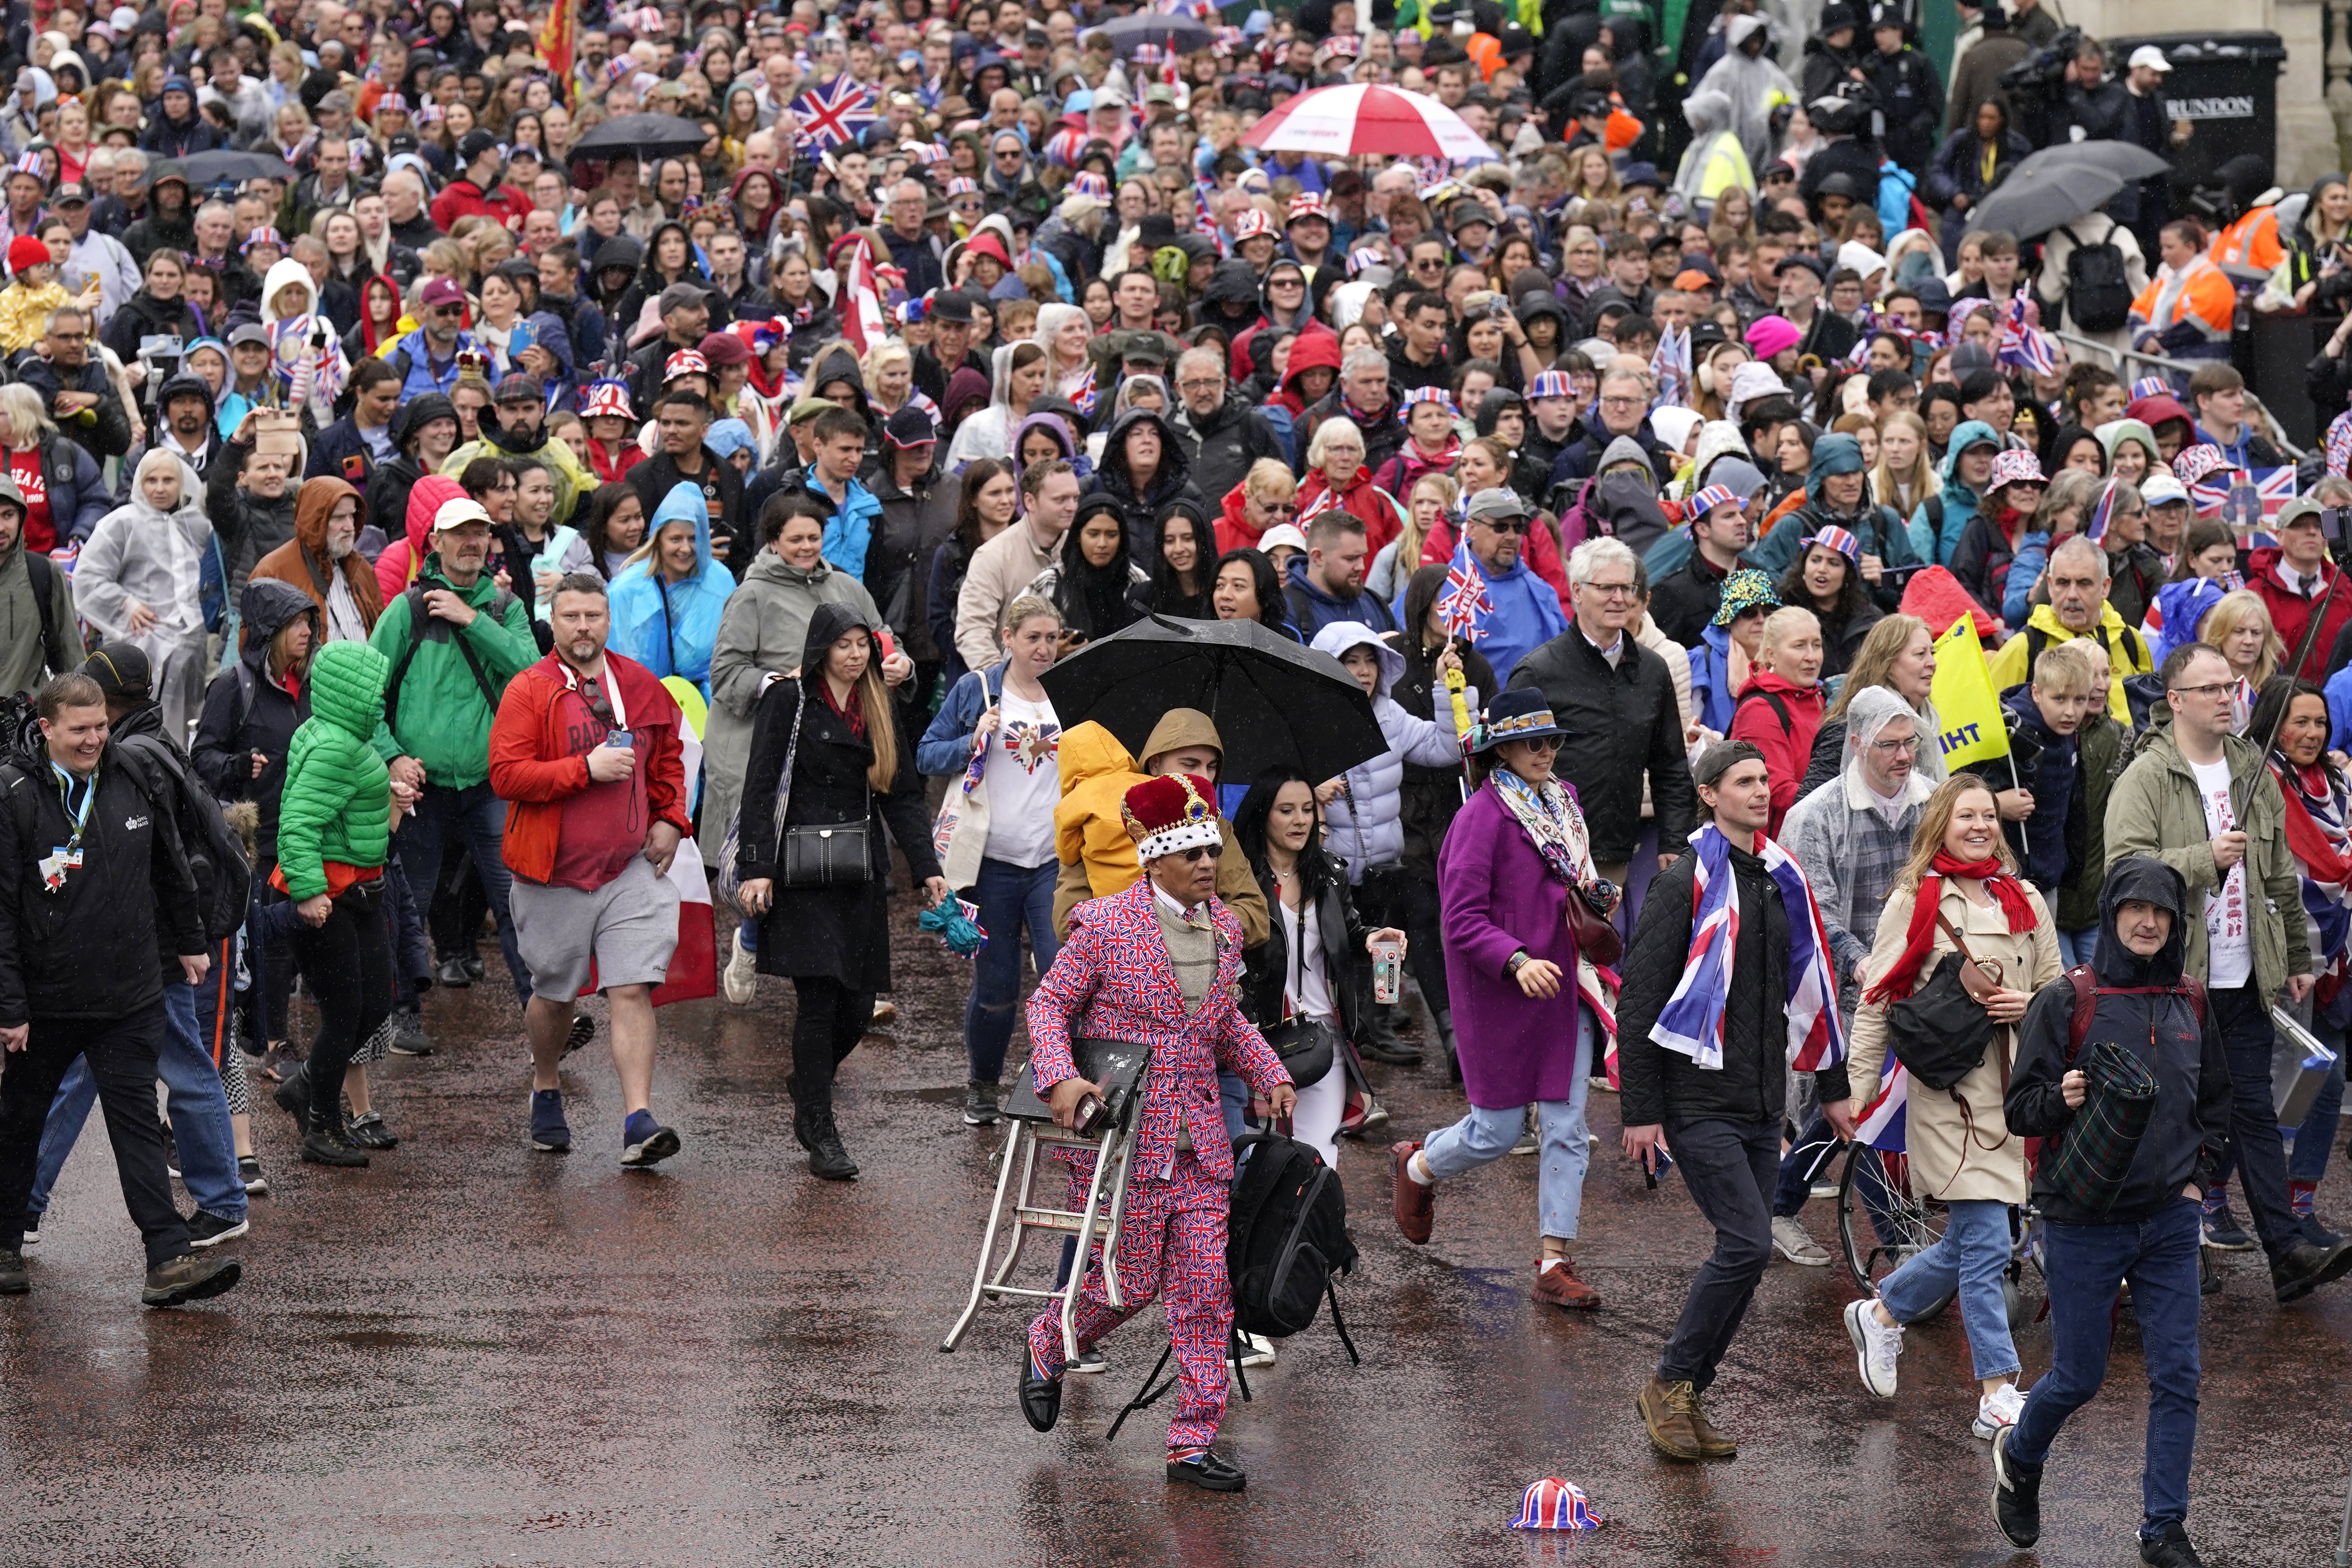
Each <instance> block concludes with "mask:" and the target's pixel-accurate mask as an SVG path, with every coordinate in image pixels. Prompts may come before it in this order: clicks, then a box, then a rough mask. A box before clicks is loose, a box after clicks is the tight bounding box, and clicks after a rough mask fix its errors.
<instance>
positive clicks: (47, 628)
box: [25, 550, 72, 675]
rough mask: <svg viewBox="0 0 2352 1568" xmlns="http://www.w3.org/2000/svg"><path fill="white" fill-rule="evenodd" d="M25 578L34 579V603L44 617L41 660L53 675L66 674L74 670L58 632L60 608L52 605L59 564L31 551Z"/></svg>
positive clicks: (42, 620) (28, 551) (55, 591)
mask: <svg viewBox="0 0 2352 1568" xmlns="http://www.w3.org/2000/svg"><path fill="white" fill-rule="evenodd" d="M25 575H26V577H28V578H30V579H31V580H32V584H33V603H34V605H36V606H37V608H38V609H39V610H40V614H41V657H42V658H43V659H45V660H46V661H47V664H48V667H49V673H50V674H52V675H62V674H64V673H65V672H66V670H68V668H72V667H71V666H70V665H69V664H68V662H67V660H66V649H65V639H64V637H63V636H62V635H61V634H60V633H59V632H58V607H57V605H55V604H54V603H52V602H51V601H52V600H53V599H54V598H55V596H56V594H57V581H58V567H57V563H55V562H54V561H51V560H50V559H49V558H48V557H47V556H46V555H44V554H42V553H41V552H39V551H37V550H27V551H26V552H25Z"/></svg>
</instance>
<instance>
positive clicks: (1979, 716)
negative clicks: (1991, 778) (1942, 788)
mask: <svg viewBox="0 0 2352 1568" xmlns="http://www.w3.org/2000/svg"><path fill="white" fill-rule="evenodd" d="M1929 700H1931V701H1933V702H1934V703H1935V704H1936V721H1937V724H1938V725H1940V726H1941V729H1942V732H1941V733H1940V734H1938V735H1937V741H1938V742H1941V743H1942V747H1943V752H1944V771H1945V773H1958V772H1960V771H1962V770H1963V769H1965V768H1967V767H1969V765H1970V764H1971V763H1981V762H1985V761H1988V760H1990V759H1991V758H1994V757H2005V756H2007V755H2009V729H2008V726H2007V725H2006V724H2004V723H2003V722H2002V721H2001V713H2000V693H1999V692H1998V691H1995V690H1994V689H1992V672H1991V671H1990V669H1988V668H1986V666H1985V653H1984V645H1983V644H1982V643H1980V642H1979V641H1977V627H1976V623H1975V621H1973V620H1972V619H1970V618H1969V616H1961V617H1960V618H1959V619H1958V621H1956V622H1954V623H1953V625H1952V629H1951V630H1949V631H1948V632H1946V633H1945V634H1944V635H1943V636H1942V637H1937V639H1936V679H1935V683H1934V685H1933V686H1932V688H1931V689H1930V691H1929Z"/></svg>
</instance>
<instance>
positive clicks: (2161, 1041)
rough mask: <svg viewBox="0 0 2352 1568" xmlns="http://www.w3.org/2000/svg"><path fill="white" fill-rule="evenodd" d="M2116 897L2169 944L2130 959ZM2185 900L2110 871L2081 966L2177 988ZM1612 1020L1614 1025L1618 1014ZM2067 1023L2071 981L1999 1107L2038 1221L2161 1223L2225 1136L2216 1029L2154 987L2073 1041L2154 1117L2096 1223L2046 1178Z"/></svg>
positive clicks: (2048, 996) (2126, 863)
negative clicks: (2025, 1170)
mask: <svg viewBox="0 0 2352 1568" xmlns="http://www.w3.org/2000/svg"><path fill="white" fill-rule="evenodd" d="M2126 899H2133V900H2141V901H2144V902H2147V903H2151V904H2157V905H2159V906H2161V907H2162V908H2164V909H2168V910H2171V911H2172V932H2171V935H2170V936H2169V937H2168V939H2167V940H2166V942H2165V944H2164V946H2163V947H2162V948H2161V949H2159V950H2158V952H2157V953H2156V954H2155V956H2153V957H2150V958H2142V957H2140V956H2139V955H2138V954H2137V953H2136V952H2132V951H2131V950H2130V949H2129V948H2127V947H2126V946H2125V945H2124V944H2123V942H2122V941H2121V939H2119V938H2118V937H2117V936H2116V905H2118V904H2120V903H2122V902H2123V901H2124V900H2126ZM2188 902H2189V899H2188V890H2187V887H2186V885H2185V884H2184V883H2183V882H2182V881H2181V879H2180V873H2179V872H2178V871H2176V870H2174V869H2173V868H2171V867H2169V866H2167V865H2166V864H2165V863H2164V862H2163V861H2161V860H2156V859H2151V858H2147V857H2145V856H2137V855H2134V856H2128V857H2126V858H2124V859H2121V860H2118V861H2116V863H2115V865H2114V866H2113V867H2112V868H2109V870H2108V872H2107V881H2106V886H2105V887H2104V888H2102V889H2100V891H2099V945H2098V950H2097V952H2095V953H2094V954H2093V956H2092V959H2091V971H2092V973H2093V974H2094V975H2095V978H2096V979H2097V981H2098V984H2100V985H2101V986H2102V987H2107V986H2115V987H2124V988H2133V987H2139V986H2158V987H2171V986H2176V985H2179V984H2180V980H2181V974H2180V968H2181V955H2182V953H2183V952H2184V950H2185V948H2186V945H2187V937H2186V935H2185V932H2186V931H2187V927H2186V925H2185V924H2184V923H2183V920H2182V911H2183V910H2185V909H2186V908H2187V906H2188ZM1629 989H1630V986H1629ZM1618 1018H1619V1020H1620V1021H1621V1022H1622V1020H1623V1018H1624V1012H1623V1010H1622V1008H1621V1009H1620V1010H1619V1013H1618ZM2073 1038H2074V982H2073V981H2071V980H2070V979H2067V978H2065V977H2064V976H2061V977H2060V978H2058V979H2056V980H2053V981H2052V982H2051V983H2050V984H2047V985H2045V986H2043V987H2042V989H2041V990H2040V991H2039V992H2037V993H2036V994H2034V998H2033V1002H2032V1005H2031V1006H2029V1007H2027V1008H2026V1010H2025V1021H2024V1023H2023V1024H2021V1026H2019V1029H2018V1037H2017V1063H2016V1066H2015V1067H2014V1068H2012V1069H2011V1074H2010V1079H2009V1093H2008V1095H2007V1096H2006V1097H2005V1098H2004V1099H2003V1100H2002V1101H2001V1111H2002V1114H2003V1116H2004V1117H2005V1118H2006V1119H2007V1121H2008V1122H2009V1130H2010V1131H2012V1132H2015V1133H2017V1134H2019V1135H2020V1136H2021V1137H2026V1138H2040V1139H2042V1140H2044V1142H2043V1143H2042V1158H2041V1160H2040V1161H2039V1162H2038V1163H2037V1164H2036V1166H2035V1173H2034V1178H2033V1201H2034V1204H2035V1205H2036V1206H2037V1207H2039V1208H2040V1209H2041V1210H2042V1217H2043V1218H2045V1219H2049V1220H2053V1221H2055V1222H2057V1223H2058V1224H2061V1225H2088V1224H2108V1225H2136V1224H2139V1223H2141V1222H2143V1221H2146V1220H2147V1219H2150V1218H2152V1217H2154V1216H2155V1215H2158V1214H2160V1213H2161V1212H2163V1210H2164V1208H2165V1206H2166V1205H2168V1204H2177V1203H2185V1202H2187V1201H2188V1200H2187V1199H2186V1198H2184V1197H2182V1195H2181V1189H2182V1188H2183V1187H2185V1186H2187V1185H2188V1184H2189V1183H2191V1182H2194V1183H2195V1184H2197V1186H2198V1187H2199V1188H2200V1190H2202V1189H2203V1188H2206V1187H2209V1186H2210V1185H2212V1183H2213V1173H2214V1172H2215V1171H2216V1170H2217V1169H2219V1168H2220V1163H2221V1152H2222V1149H2223V1147H2224V1145H2225V1143H2226V1142H2227V1140H2228V1138H2229V1132H2230V1065H2229V1059H2228V1058H2226V1057H2225V1056H2224V1055H2223V1054H2222V1051H2221V1026H2219V1025H2217V1024H2216V1023H2215V1022H2214V1021H2213V1014H2212V1009H2211V1008H2210V1007H2208V1008H2207V1009H2206V1011H2205V1016H2204V1019H2203V1021H2202V1022H2201V1023H2200V1021H2199V1018H2198V1016H2197V1008H2196V1007H2195V1005H2193V1004H2192V1003H2191V1002H2190V1000H2189V996H2188V995H2187V994H2185V993H2182V992H2176V991H2171V990H2168V989H2165V990H2158V991H2156V992H2153V993H2147V992H2142V993H2140V994H2132V995H2105V996H2101V997H2099V998H2098V999H2097V1001H2096V1003H2095V1005H2094V1011H2093V1013H2092V1015H2091V1023H2090V1026H2089V1028H2088V1029H2086V1030H2085V1031H2084V1047H2085V1048H2087V1047H2089V1046H2090V1045H2091V1044H2093V1043H2095V1042H2096V1041H2100V1040H2111V1041H2114V1042H2115V1043H2116V1044H2117V1045H2120V1046H2122V1047H2124V1048H2125V1049H2126V1050H2128V1051H2130V1052H2131V1053H2132V1054H2133V1055H2134V1056H2137V1057H2138V1058H2140V1059H2141V1060H2143V1061H2145V1062H2146V1063H2147V1067H2148V1070H2149V1071H2150V1072H2152V1073H2154V1074H2155V1075H2156V1086H2157V1089H2156V1115H2155V1117H2154V1119H2153V1120H2152V1121H2149V1123H2148V1128H2147V1134H2146V1135H2145V1136H2144V1137H2143V1138H2142V1139H2141V1140H2140V1145H2139V1152H2138V1153H2137V1155H2136V1156H2135V1157H2134V1158H2133V1160H2132V1165H2131V1173H2130V1174H2129V1176H2128V1177H2127V1178H2126V1181H2125V1184H2124V1189H2123V1193H2122V1195H2121V1196H2119V1197H2118V1198H2117V1199H2116V1205H2115V1207H2113V1208H2112V1209H2110V1210H2108V1211H2107V1212H2106V1213H2105V1214H2103V1215H2089V1214H2084V1213H2083V1212H2081V1211H2080V1210H2078V1209H2077V1208H2076V1207H2075V1205H2074V1204H2073V1203H2071V1202H2069V1201H2068V1200H2067V1198H2066V1197H2065V1196H2064V1195H2063V1194H2061V1193H2060V1192H2059V1191H2058V1189H2057V1187H2056V1185H2055V1184H2053V1182H2052V1181H2051V1179H2050V1173H2051V1172H2053V1170H2055V1169H2056V1168H2057V1165H2058V1154H2059V1151H2060V1150H2061V1149H2063V1147H2064V1145H2065V1139H2066V1134H2067V1131H2068V1130H2069V1129H2070V1128H2072V1127H2073V1125H2074V1111H2073V1110H2069V1109H2067V1106H2066V1100H2065V1096H2064V1095H2063V1092H2062V1091H2061V1089H2060V1084H2061V1081H2062V1080H2063V1079H2064V1078H2065V1076H2066V1072H2067V1061H2068V1057H2069V1055H2070V1053H2071V1047H2072V1044H2073ZM1628 1110H1629V1112H1630V1110H1631V1108H1630V1107H1629V1108H1628Z"/></svg>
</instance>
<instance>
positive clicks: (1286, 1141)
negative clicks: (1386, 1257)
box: [1225, 1132, 1357, 1361]
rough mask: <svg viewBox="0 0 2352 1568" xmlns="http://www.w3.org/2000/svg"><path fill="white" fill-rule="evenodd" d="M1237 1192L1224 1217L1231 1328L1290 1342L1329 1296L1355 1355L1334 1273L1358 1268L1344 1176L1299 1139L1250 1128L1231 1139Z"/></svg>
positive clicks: (1333, 1318) (1342, 1337)
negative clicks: (1342, 1182) (1231, 1299)
mask: <svg viewBox="0 0 2352 1568" xmlns="http://www.w3.org/2000/svg"><path fill="white" fill-rule="evenodd" d="M1234 1167H1235V1168H1234V1189H1233V1197H1232V1206H1231V1208H1230V1209H1229V1211H1228V1213H1227V1216H1226V1221H1225V1273H1226V1276H1227V1277H1228V1278H1229V1279H1231V1280H1232V1282H1233V1290H1234V1327H1235V1328H1236V1329H1238V1330H1240V1331H1242V1332H1244V1333H1248V1334H1260V1335H1263V1336H1265V1338H1267V1339H1276V1340H1278V1339H1286V1338H1287V1337H1289V1336H1290V1335H1292V1334H1295V1333H1297V1332H1298V1331H1299V1330H1301V1329H1303V1328H1306V1327H1307V1325H1308V1324H1310V1323H1312V1322H1313V1321H1315V1314H1316V1313H1317V1312H1318V1311H1319V1310H1321V1308H1322V1304H1323V1303H1324V1302H1325V1301H1326V1300H1328V1301H1329V1302H1330V1303H1331V1326H1332V1327H1333V1328H1334V1329H1336V1330H1338V1331H1339V1342H1340V1343H1342V1344H1344V1345H1346V1346H1347V1347H1348V1357H1349V1360H1350V1361H1354V1360H1355V1359H1357V1358H1356V1347H1355V1343H1354V1342H1352V1341H1350V1340H1349V1338H1348V1327H1347V1324H1346V1323H1345V1322H1344V1321H1341V1319H1340V1316H1339V1294H1338V1292H1337V1291H1336V1290H1334V1289H1333V1288H1332V1284H1331V1277H1332V1276H1333V1275H1335V1274H1347V1273H1351V1272H1353V1271H1354V1269H1355V1267H1356V1244H1355V1243H1354V1242H1353V1241H1351V1240H1349V1237H1348V1199H1347V1195H1346V1194H1344V1193H1343V1192H1342V1191H1341V1190H1340V1186H1339V1173H1338V1172H1337V1171H1334V1170H1333V1169H1331V1167H1329V1166H1328V1165H1326V1164H1325V1163H1323V1160H1322V1157H1321V1156H1320V1155H1318V1154H1317V1153H1316V1152H1315V1151H1314V1150H1312V1149H1310V1148H1308V1147H1307V1145H1306V1144H1304V1143H1301V1142H1298V1141H1297V1139H1295V1138H1286V1137H1284V1136H1283V1135H1282V1134H1281V1133H1279V1132H1245V1133H1244V1134H1243V1135H1242V1136H1240V1137H1239V1138H1236V1139H1234Z"/></svg>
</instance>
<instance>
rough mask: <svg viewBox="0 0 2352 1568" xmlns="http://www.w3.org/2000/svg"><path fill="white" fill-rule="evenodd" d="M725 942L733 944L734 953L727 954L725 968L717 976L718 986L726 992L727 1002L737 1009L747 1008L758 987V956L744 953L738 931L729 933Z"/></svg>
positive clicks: (741, 934) (740, 935) (740, 934)
mask: <svg viewBox="0 0 2352 1568" xmlns="http://www.w3.org/2000/svg"><path fill="white" fill-rule="evenodd" d="M727 940H728V941H729V942H731V943H733V944H734V949H735V951H734V952H731V953H730V954H728V957H727V968H726V971H725V973H722V974H720V975H719V985H720V987H721V988H722V989H724V990H725V991H726V993H727V1000H729V1001H730V1002H732V1003H734V1004H735V1005H737V1006H738V1007H749V1006H750V1005H751V998H752V996H753V995H754V994H756V993H757V992H758V990H759V987H760V955H759V954H758V953H756V952H747V951H745V949H744V946H743V933H742V931H740V930H738V931H732V932H730V934H729V936H728V939H727Z"/></svg>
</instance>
